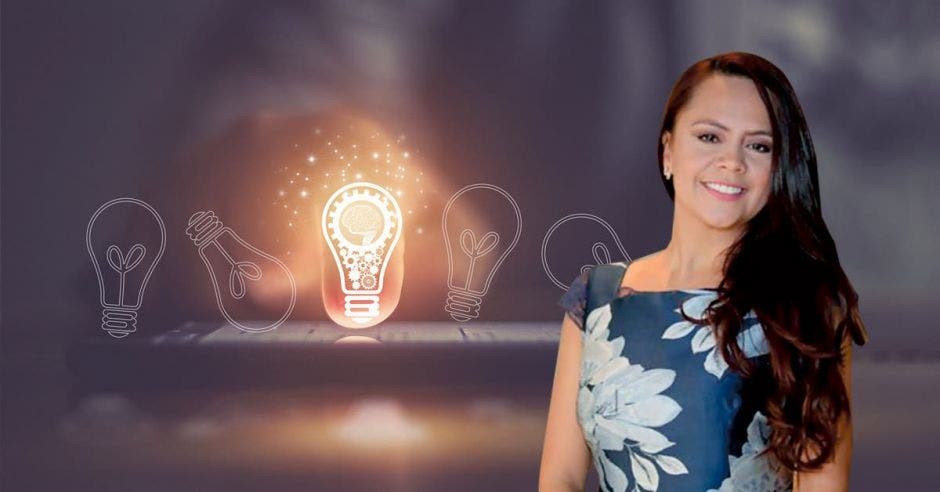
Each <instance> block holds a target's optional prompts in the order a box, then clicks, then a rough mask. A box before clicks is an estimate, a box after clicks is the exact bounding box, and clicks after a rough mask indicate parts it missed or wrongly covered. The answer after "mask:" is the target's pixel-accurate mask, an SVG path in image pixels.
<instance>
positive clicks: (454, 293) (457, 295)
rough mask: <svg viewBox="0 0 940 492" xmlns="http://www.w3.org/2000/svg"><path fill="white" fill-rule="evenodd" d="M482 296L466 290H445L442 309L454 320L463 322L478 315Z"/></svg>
mask: <svg viewBox="0 0 940 492" xmlns="http://www.w3.org/2000/svg"><path fill="white" fill-rule="evenodd" d="M482 303H483V298H482V297H481V296H479V295H477V294H474V293H472V292H468V291H466V290H451V291H448V292H447V300H446V301H445V302H444V311H447V312H448V313H450V317H451V318H453V320H454V321H459V322H464V321H470V320H471V319H476V318H477V317H478V316H480V304H482Z"/></svg>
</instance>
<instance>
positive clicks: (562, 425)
mask: <svg viewBox="0 0 940 492" xmlns="http://www.w3.org/2000/svg"><path fill="white" fill-rule="evenodd" d="M580 367H581V330H580V329H579V328H578V325H576V324H575V323H574V321H572V320H571V318H569V317H568V316H567V315H566V316H565V319H564V321H563V322H562V324H561V341H560V342H559V344H558V358H557V360H556V362H555V380H554V382H553V383H552V396H551V401H550V403H549V406H548V423H547V424H546V427H545V442H544V443H543V445H542V463H541V467H540V469H539V492H570V491H583V490H584V482H585V480H586V478H587V473H588V467H589V466H590V464H591V454H590V451H589V450H588V448H587V444H586V443H585V442H584V435H583V434H582V433H581V426H580V425H579V424H578V420H577V415H576V406H577V398H578V376H579V372H580Z"/></svg>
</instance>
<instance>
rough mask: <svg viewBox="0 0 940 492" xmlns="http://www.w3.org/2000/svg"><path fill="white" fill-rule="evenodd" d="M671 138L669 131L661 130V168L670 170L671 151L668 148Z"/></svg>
mask: <svg viewBox="0 0 940 492" xmlns="http://www.w3.org/2000/svg"><path fill="white" fill-rule="evenodd" d="M671 140H672V134H671V133H669V131H665V132H663V136H662V143H663V169H664V170H666V169H668V170H669V171H672V162H671V161H672V151H671V150H670V148H669V147H670V146H669V142H670V141H671Z"/></svg>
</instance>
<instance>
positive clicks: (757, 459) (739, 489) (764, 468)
mask: <svg viewBox="0 0 940 492" xmlns="http://www.w3.org/2000/svg"><path fill="white" fill-rule="evenodd" d="M769 437H770V425H769V424H768V423H767V417H765V416H764V414H762V413H760V412H756V413H755V414H754V419H753V420H751V423H750V425H748V427H747V442H746V443H744V446H742V447H741V456H731V455H729V456H728V464H729V465H730V469H731V473H730V476H729V477H728V478H726V479H725V480H724V481H723V482H721V486H720V487H719V488H717V489H710V490H709V491H708V492H778V491H788V490H792V487H793V483H792V478H791V474H790V472H788V471H787V470H786V469H785V468H784V467H783V466H782V465H781V464H780V462H779V461H777V460H776V458H774V456H773V454H771V453H768V454H765V455H763V456H757V455H758V453H760V452H761V451H763V450H764V449H766V448H767V440H768V439H769Z"/></svg>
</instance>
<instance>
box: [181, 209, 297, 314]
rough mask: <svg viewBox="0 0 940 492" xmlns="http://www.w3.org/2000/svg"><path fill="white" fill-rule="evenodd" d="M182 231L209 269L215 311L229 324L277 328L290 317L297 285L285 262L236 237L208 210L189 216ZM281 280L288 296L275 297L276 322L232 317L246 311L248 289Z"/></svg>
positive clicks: (272, 285)
mask: <svg viewBox="0 0 940 492" xmlns="http://www.w3.org/2000/svg"><path fill="white" fill-rule="evenodd" d="M186 234H187V235H188V236H189V237H190V239H192V240H193V243H195V245H196V248H198V251H199V258H201V259H202V262H203V264H205V266H206V269H207V270H209V276H210V277H211V278H212V288H213V289H214V290H215V298H216V301H217V302H218V305H219V310H220V311H221V313H222V316H224V317H225V319H226V320H228V322H229V323H231V324H232V325H233V326H235V327H236V328H238V329H240V330H242V331H246V332H255V333H259V332H265V331H269V330H273V329H275V328H277V327H278V326H280V325H281V323H283V322H284V321H285V320H286V319H287V317H288V316H290V313H291V312H292V311H293V310H294V302H295V301H296V299H297V285H296V283H295V282H294V276H293V275H292V274H291V272H290V270H289V269H288V268H287V265H285V264H284V263H283V262H281V261H280V260H278V259H277V258H275V257H273V256H271V255H269V254H268V253H265V252H264V251H261V250H260V249H258V248H256V247H254V246H252V245H251V244H249V243H248V242H246V241H245V240H244V239H242V238H241V237H239V236H238V234H235V232H234V231H232V229H230V228H229V227H226V226H224V225H223V224H222V221H221V220H219V218H218V217H216V215H215V214H214V213H213V212H212V211H211V210H209V211H200V212H196V213H194V214H193V215H191V216H190V217H189V225H188V227H187V228H186ZM265 282H266V283H265ZM285 282H286V283H287V284H289V289H290V298H289V299H280V300H279V303H280V307H281V308H282V309H281V313H282V314H281V317H280V318H279V319H278V320H277V321H275V322H273V323H271V322H259V323H257V324H247V323H245V322H242V321H238V320H237V319H236V315H238V316H241V315H245V314H247V313H248V312H249V308H250V307H251V305H250V303H249V302H248V301H249V298H248V297H247V294H248V291H249V289H259V288H270V287H278V286H280V287H283V286H285Z"/></svg>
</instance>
